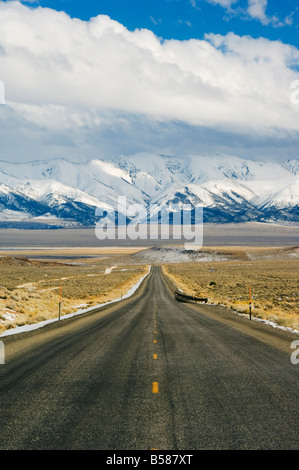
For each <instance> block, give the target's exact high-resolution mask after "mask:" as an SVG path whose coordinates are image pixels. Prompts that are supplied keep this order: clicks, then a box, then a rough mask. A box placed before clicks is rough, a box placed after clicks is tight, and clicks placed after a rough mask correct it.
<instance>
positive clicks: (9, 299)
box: [0, 258, 148, 334]
mask: <svg viewBox="0 0 299 470" xmlns="http://www.w3.org/2000/svg"><path fill="white" fill-rule="evenodd" d="M0 259H1V258H0ZM106 267H109V266H101V265H78V266H73V265H67V264H66V265H63V264H58V263H57V264H55V263H49V264H47V263H38V262H32V263H31V262H30V261H28V260H26V261H22V260H18V262H15V260H14V259H11V263H9V259H8V258H6V259H5V262H4V263H3V262H2V263H1V262H0V276H1V289H0V334H1V331H3V329H4V330H5V329H7V328H13V327H15V326H21V325H24V324H32V323H37V322H40V321H43V320H48V319H53V318H56V317H57V315H58V305H59V298H60V285H61V292H62V312H61V313H62V315H66V314H68V313H73V312H75V311H77V310H78V309H79V308H82V306H84V307H85V308H87V307H91V306H95V305H98V304H101V303H104V302H107V301H110V300H114V299H116V298H119V297H121V296H122V295H124V294H125V293H126V292H127V291H128V290H129V289H130V288H131V287H132V286H133V285H135V284H136V282H137V281H138V280H139V279H140V278H141V277H142V276H143V275H144V274H145V273H146V272H147V269H148V267H147V266H144V265H141V266H139V265H134V266H132V265H130V269H127V270H124V269H123V266H122V268H117V267H116V268H114V269H113V270H112V271H111V272H110V273H109V274H105V270H106Z"/></svg>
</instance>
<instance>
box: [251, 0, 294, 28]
mask: <svg viewBox="0 0 299 470" xmlns="http://www.w3.org/2000/svg"><path fill="white" fill-rule="evenodd" d="M267 7H268V0H248V9H247V11H248V13H249V15H250V16H251V18H253V19H256V20H259V21H260V22H261V23H262V24H263V25H268V24H272V25H274V26H283V22H282V21H280V20H279V18H278V17H277V16H271V17H270V16H267V13H266V10H267ZM286 24H288V23H286Z"/></svg>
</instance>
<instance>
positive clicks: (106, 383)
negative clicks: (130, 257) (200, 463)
mask: <svg viewBox="0 0 299 470" xmlns="http://www.w3.org/2000/svg"><path fill="white" fill-rule="evenodd" d="M75 318H76V319H74V320H63V321H61V322H59V324H55V326H53V325H52V326H50V327H49V328H48V327H45V328H42V329H40V330H37V331H36V332H34V333H32V334H28V333H27V334H25V335H23V334H22V335H17V336H18V338H16V336H15V337H14V338H13V337H3V338H1V337H0V339H2V340H3V341H4V343H5V349H6V354H7V357H6V364H5V365H0V423H1V430H0V448H1V449H2V450H5V449H6V450H8V449H14V450H38V449H40V450H42V449H43V450H60V449H61V450H62V449H63V450H72V449H77V450H88V449H93V450H97V449H99V450H101V449H102V450H150V449H159V450H201V449H213V450H217V449H235V450H237V449H251V450H254V449H276V450H280V449H299V439H298V418H299V408H298V390H299V364H298V365H293V364H292V363H291V361H290V355H291V352H292V350H291V348H290V344H291V341H292V340H294V339H298V336H297V335H291V334H287V333H284V332H279V331H277V330H275V329H274V328H271V327H269V326H265V325H263V324H260V323H257V322H254V321H251V322H250V321H249V320H247V319H244V318H241V317H239V316H238V315H236V314H234V313H231V312H229V311H227V310H225V309H221V308H220V307H211V306H206V305H191V304H184V303H179V302H177V301H176V300H175V299H174V296H173V295H172V293H171V291H170V289H169V286H167V285H166V283H165V281H164V280H163V278H162V275H161V272H160V270H159V268H157V267H154V268H153V269H152V273H151V275H150V276H149V277H148V278H147V280H146V281H145V282H144V283H143V285H142V287H141V289H140V291H139V293H137V294H136V295H134V296H133V297H132V298H131V299H128V300H124V301H122V302H120V303H119V304H117V305H114V306H113V307H109V308H106V309H104V310H102V311H98V312H96V313H93V314H88V315H83V316H82V317H81V318H79V317H75ZM57 323H58V322H57ZM155 324H156V326H155ZM154 341H156V342H154ZM154 354H155V355H156V356H154ZM154 382H155V383H156V384H157V388H158V390H157V393H153V391H155V390H154V389H153V383H154Z"/></svg>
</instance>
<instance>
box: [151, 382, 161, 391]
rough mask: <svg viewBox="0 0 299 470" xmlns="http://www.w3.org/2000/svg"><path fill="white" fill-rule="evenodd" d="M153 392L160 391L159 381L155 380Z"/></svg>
mask: <svg viewBox="0 0 299 470" xmlns="http://www.w3.org/2000/svg"><path fill="white" fill-rule="evenodd" d="M152 392H153V393H158V392H159V386H158V382H153V388H152Z"/></svg>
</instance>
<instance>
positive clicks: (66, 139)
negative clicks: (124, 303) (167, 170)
mask: <svg viewBox="0 0 299 470" xmlns="http://www.w3.org/2000/svg"><path fill="white" fill-rule="evenodd" d="M298 37H299V3H298V0H285V1H281V0H126V1H124V0H98V1H90V0H86V1H84V2H83V1H79V0H73V1H70V0H39V1H34V0H31V1H27V2H26V1H23V2H15V1H3V0H0V81H1V82H3V83H4V85H5V92H6V93H5V94H6V105H5V106H1V107H0V139H1V144H2V145H1V148H0V159H4V160H6V159H12V160H25V159H31V160H33V159H35V158H51V157H56V156H59V155H61V156H64V157H67V158H72V159H79V160H80V159H84V158H98V157H101V156H103V155H105V156H107V155H108V156H109V155H111V156H113V155H115V154H129V153H137V152H144V151H153V152H160V153H168V154H176V153H180V154H183V153H192V154H195V153H211V154H213V153H217V152H225V153H230V154H234V155H239V156H244V157H246V158H252V159H255V160H267V159H276V160H285V159H288V158H298V148H299V104H297V97H298V101H299V96H298V95H299V92H298V93H297V88H299V40H298ZM292 86H293V88H292ZM292 90H293V91H292ZM292 97H293V99H292Z"/></svg>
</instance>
